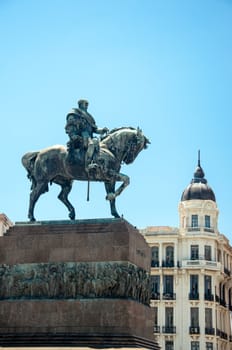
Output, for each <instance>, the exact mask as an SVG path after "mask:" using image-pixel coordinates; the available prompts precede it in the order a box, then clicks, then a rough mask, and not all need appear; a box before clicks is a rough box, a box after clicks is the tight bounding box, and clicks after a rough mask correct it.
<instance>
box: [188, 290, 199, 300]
mask: <svg viewBox="0 0 232 350" xmlns="http://www.w3.org/2000/svg"><path fill="white" fill-rule="evenodd" d="M189 300H199V293H197V292H192V293H189Z"/></svg>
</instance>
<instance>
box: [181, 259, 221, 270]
mask: <svg viewBox="0 0 232 350" xmlns="http://www.w3.org/2000/svg"><path fill="white" fill-rule="evenodd" d="M181 266H182V267H184V268H196V267H199V268H207V269H211V270H217V271H220V270H221V263H220V262H218V261H212V260H211V261H209V260H203V259H197V260H195V259H188V260H182V262H181Z"/></svg>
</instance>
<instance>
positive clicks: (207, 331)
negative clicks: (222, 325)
mask: <svg viewBox="0 0 232 350" xmlns="http://www.w3.org/2000/svg"><path fill="white" fill-rule="evenodd" d="M205 334H209V335H214V334H215V329H214V328H211V327H210V328H208V327H206V328H205Z"/></svg>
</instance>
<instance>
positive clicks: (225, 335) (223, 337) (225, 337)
mask: <svg viewBox="0 0 232 350" xmlns="http://www.w3.org/2000/svg"><path fill="white" fill-rule="evenodd" d="M220 338H222V339H226V340H227V339H228V335H227V333H225V332H223V331H221V334H220Z"/></svg>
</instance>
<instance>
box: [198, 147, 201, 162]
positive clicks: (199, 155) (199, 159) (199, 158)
mask: <svg viewBox="0 0 232 350" xmlns="http://www.w3.org/2000/svg"><path fill="white" fill-rule="evenodd" d="M198 166H201V151H200V150H198Z"/></svg>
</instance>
